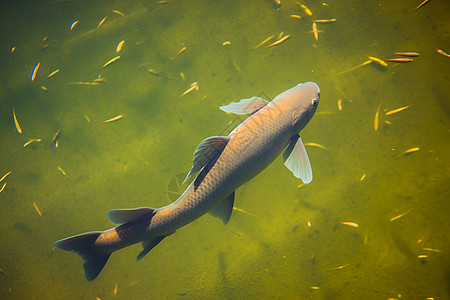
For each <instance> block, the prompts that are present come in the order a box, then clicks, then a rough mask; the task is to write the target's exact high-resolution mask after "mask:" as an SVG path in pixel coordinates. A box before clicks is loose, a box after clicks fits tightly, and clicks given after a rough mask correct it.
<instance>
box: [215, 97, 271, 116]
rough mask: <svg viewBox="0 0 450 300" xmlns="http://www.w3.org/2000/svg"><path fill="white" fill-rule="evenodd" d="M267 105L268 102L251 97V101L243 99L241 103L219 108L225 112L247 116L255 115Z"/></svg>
mask: <svg viewBox="0 0 450 300" xmlns="http://www.w3.org/2000/svg"><path fill="white" fill-rule="evenodd" d="M267 104H269V101H267V100H264V99H262V98H259V97H251V98H250V99H242V100H241V101H239V102H235V103H230V104H228V105H224V106H219V108H220V109H221V110H223V111H224V112H228V113H234V114H238V115H245V114H252V113H255V112H257V111H258V110H260V109H261V108H263V107H264V106H266V105H267Z"/></svg>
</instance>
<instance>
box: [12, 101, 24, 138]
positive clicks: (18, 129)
mask: <svg viewBox="0 0 450 300" xmlns="http://www.w3.org/2000/svg"><path fill="white" fill-rule="evenodd" d="M13 117H14V125H16V129H17V132H18V133H22V128H20V125H19V121H17V117H16V111H15V110H14V106H13Z"/></svg>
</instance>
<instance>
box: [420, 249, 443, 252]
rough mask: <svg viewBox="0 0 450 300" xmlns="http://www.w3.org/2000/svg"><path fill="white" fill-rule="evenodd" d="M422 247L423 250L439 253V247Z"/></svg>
mask: <svg viewBox="0 0 450 300" xmlns="http://www.w3.org/2000/svg"><path fill="white" fill-rule="evenodd" d="M422 249H423V250H425V251H431V252H436V253H441V250H439V249H433V248H422Z"/></svg>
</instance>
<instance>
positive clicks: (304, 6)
mask: <svg viewBox="0 0 450 300" xmlns="http://www.w3.org/2000/svg"><path fill="white" fill-rule="evenodd" d="M297 4H298V5H300V7H301V8H302V9H303V11H304V12H305V13H306V14H307V15H308V16H312V12H311V10H309V8H307V7H306V5H303V4H300V2H297Z"/></svg>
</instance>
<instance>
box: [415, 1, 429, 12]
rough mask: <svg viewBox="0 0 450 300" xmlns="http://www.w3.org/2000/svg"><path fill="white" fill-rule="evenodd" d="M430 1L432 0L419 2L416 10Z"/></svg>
mask: <svg viewBox="0 0 450 300" xmlns="http://www.w3.org/2000/svg"><path fill="white" fill-rule="evenodd" d="M428 2H430V0H425V1H423V2H422V3H420V4H419V6H417V7H416V8H414V10H418V9H419V8H421V7H422V6H424V5H425V4H427V3H428Z"/></svg>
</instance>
